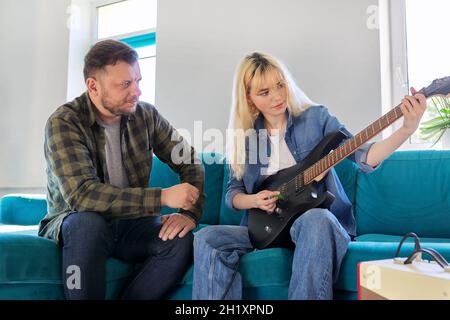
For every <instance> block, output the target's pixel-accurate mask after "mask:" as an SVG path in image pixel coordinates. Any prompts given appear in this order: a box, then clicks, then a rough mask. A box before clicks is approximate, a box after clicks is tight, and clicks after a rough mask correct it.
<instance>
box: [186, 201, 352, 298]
mask: <svg viewBox="0 0 450 320" xmlns="http://www.w3.org/2000/svg"><path fill="white" fill-rule="evenodd" d="M290 234H291V238H292V241H293V242H294V243H295V251H294V257H293V262H292V275H291V280H290V284H289V293H288V298H289V299H292V300H300V299H308V300H312V299H332V298H333V284H334V282H336V280H337V278H338V275H339V269H340V265H341V262H342V260H343V258H344V256H345V253H346V251H347V247H348V243H349V242H350V237H349V235H348V233H347V232H346V231H345V229H344V228H343V227H342V226H341V225H340V223H339V222H338V220H337V219H336V217H335V216H334V215H333V214H332V213H331V212H330V211H328V210H326V209H311V210H308V211H307V212H305V213H304V214H303V215H301V216H300V217H298V218H297V219H296V220H295V221H294V223H293V225H292V227H291V230H290ZM253 250H254V248H253V246H252V244H251V242H250V239H249V236H248V229H247V227H242V226H209V227H205V228H203V229H201V230H200V231H199V232H197V233H196V234H195V237H194V280H193V291H192V297H193V299H203V300H206V299H214V300H217V299H221V298H222V296H223V294H224V292H225V291H226V288H227V287H228V286H229V284H230V282H231V281H232V279H233V273H234V269H235V268H236V266H237V263H238V261H239V259H240V257H241V256H242V255H244V254H246V253H248V252H250V251H253ZM261 267H262V268H270V266H261ZM225 299H231V300H237V299H242V278H241V275H240V274H239V272H238V273H236V274H235V277H234V280H233V282H232V284H231V287H230V289H229V291H228V294H227V295H226V296H225Z"/></svg>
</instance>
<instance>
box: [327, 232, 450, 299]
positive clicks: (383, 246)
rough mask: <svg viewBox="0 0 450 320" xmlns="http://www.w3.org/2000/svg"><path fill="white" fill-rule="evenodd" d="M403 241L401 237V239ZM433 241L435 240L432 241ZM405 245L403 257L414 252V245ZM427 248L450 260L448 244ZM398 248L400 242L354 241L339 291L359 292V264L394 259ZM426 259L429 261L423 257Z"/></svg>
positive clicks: (345, 264) (339, 282) (341, 275)
mask: <svg viewBox="0 0 450 320" xmlns="http://www.w3.org/2000/svg"><path fill="white" fill-rule="evenodd" d="M400 239H401V237H400ZM422 240H424V239H422ZM430 240H433V241H434V239H430ZM407 242H408V243H404V244H403V245H402V248H401V250H400V256H401V257H407V256H409V255H410V254H411V253H412V252H413V250H414V244H413V243H410V242H409V241H407ZM421 243H423V244H424V246H426V247H430V248H433V249H435V250H437V251H438V252H439V253H441V254H442V255H443V256H444V258H445V259H447V261H448V260H450V245H449V244H448V243H425V242H424V241H421ZM397 247H398V242H397V241H396V242H369V241H353V242H351V243H350V245H349V247H348V251H347V254H346V255H345V257H344V260H343V262H342V265H341V270H340V274H339V278H338V281H337V283H336V285H335V288H336V289H338V290H347V291H353V292H356V291H357V266H358V263H359V262H362V261H370V260H382V259H392V258H393V257H394V255H395V252H396V250H397ZM423 258H424V259H429V258H428V257H427V256H426V255H423Z"/></svg>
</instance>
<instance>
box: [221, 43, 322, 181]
mask: <svg viewBox="0 0 450 320" xmlns="http://www.w3.org/2000/svg"><path fill="white" fill-rule="evenodd" d="M270 76H272V77H273V76H275V77H277V78H278V80H282V81H283V82H284V83H285V85H286V90H287V101H286V102H287V109H288V111H289V113H290V114H292V115H293V116H298V115H299V114H301V113H302V112H303V111H305V110H306V109H307V108H308V107H310V106H312V105H314V103H313V102H312V101H311V100H310V99H309V98H308V97H307V96H306V94H305V93H304V92H303V91H302V90H301V89H300V88H299V87H298V86H297V85H296V83H295V81H294V79H293V78H292V76H291V74H290V73H289V71H288V70H287V68H286V67H285V66H284V65H283V63H282V62H281V61H279V60H277V59H276V58H274V57H272V56H270V55H268V54H263V53H259V52H254V53H252V54H250V55H248V56H246V57H245V58H244V59H243V60H242V61H241V63H240V64H239V66H238V68H237V69H236V72H235V76H234V82H233V96H232V99H233V100H232V106H231V115H230V122H229V126H228V128H229V129H230V130H229V131H231V132H232V134H233V139H229V144H228V146H229V147H228V155H227V158H228V161H229V163H230V165H231V169H232V171H233V174H234V176H235V178H236V179H238V180H240V179H242V177H243V175H244V173H245V160H246V159H245V137H246V136H247V135H248V132H249V131H248V130H249V129H253V128H254V124H255V120H256V118H257V117H258V115H259V111H258V110H257V109H256V107H254V106H252V105H250V104H249V103H248V99H247V97H248V95H249V94H250V89H251V88H250V84H251V83H252V81H253V84H254V85H255V87H256V88H254V89H255V90H256V91H257V90H259V89H260V87H259V88H258V86H261V85H262V83H263V81H264V80H266V79H267V77H270Z"/></svg>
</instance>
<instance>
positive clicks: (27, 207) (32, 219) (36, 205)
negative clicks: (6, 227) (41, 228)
mask: <svg viewBox="0 0 450 320" xmlns="http://www.w3.org/2000/svg"><path fill="white" fill-rule="evenodd" d="M46 213H47V202H46V199H45V194H8V195H5V196H3V197H2V199H1V202H0V223H3V224H16V225H25V226H27V225H36V224H38V223H39V221H40V220H41V219H42V218H43V217H44V216H45V214H46Z"/></svg>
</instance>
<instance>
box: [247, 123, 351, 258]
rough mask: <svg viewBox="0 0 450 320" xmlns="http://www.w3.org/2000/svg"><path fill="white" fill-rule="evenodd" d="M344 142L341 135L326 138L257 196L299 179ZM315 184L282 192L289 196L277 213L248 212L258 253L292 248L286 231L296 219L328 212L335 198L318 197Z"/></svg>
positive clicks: (326, 194) (269, 180)
mask: <svg viewBox="0 0 450 320" xmlns="http://www.w3.org/2000/svg"><path fill="white" fill-rule="evenodd" d="M346 138H347V136H346V135H345V134H344V133H343V132H341V131H338V132H336V133H333V134H330V135H328V136H327V137H325V138H324V139H323V140H322V141H321V142H320V143H319V144H318V145H317V146H316V147H315V148H314V149H313V151H312V152H311V153H310V154H309V155H308V156H307V157H306V158H305V159H304V160H303V161H301V162H300V163H298V164H297V165H295V166H293V167H291V168H287V169H284V170H281V171H279V172H278V173H276V174H274V175H272V176H270V177H268V178H267V179H266V180H265V181H264V182H263V183H262V184H261V186H260V187H259V188H258V190H256V192H259V191H262V190H271V191H273V190H279V189H280V187H281V186H282V185H283V184H284V183H286V182H287V181H289V180H291V179H292V177H295V176H298V175H301V173H302V172H303V171H304V170H305V169H306V168H308V167H309V166H311V165H312V164H313V163H315V162H317V161H318V160H319V159H321V158H323V157H324V156H326V155H327V154H328V153H330V152H331V151H332V150H334V149H335V148H336V147H337V146H338V145H339V144H340V143H341V142H342V141H343V140H344V139H346ZM317 184H318V183H317V182H312V183H310V184H308V185H305V186H303V185H298V184H297V185H294V184H293V185H292V186H290V188H288V189H287V190H283V194H289V197H287V198H286V199H283V200H278V204H277V208H278V209H277V212H274V213H272V214H268V213H267V212H266V211H263V210H260V209H250V210H249V217H248V229H249V236H250V240H251V242H252V244H253V246H254V247H255V248H258V249H264V248H270V247H292V246H293V242H292V241H291V237H290V234H289V230H290V228H291V226H292V224H293V222H294V221H295V219H296V218H298V217H299V216H300V215H301V214H303V213H305V212H306V211H308V210H309V209H312V208H329V206H330V205H331V203H332V202H333V201H334V195H333V194H331V193H330V192H328V191H326V192H324V193H322V194H319V192H318V188H317Z"/></svg>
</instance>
